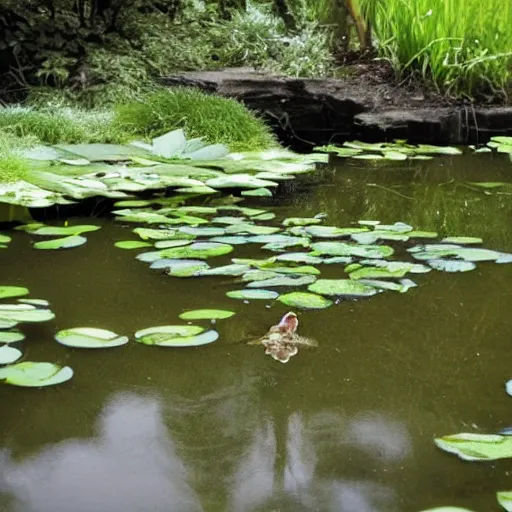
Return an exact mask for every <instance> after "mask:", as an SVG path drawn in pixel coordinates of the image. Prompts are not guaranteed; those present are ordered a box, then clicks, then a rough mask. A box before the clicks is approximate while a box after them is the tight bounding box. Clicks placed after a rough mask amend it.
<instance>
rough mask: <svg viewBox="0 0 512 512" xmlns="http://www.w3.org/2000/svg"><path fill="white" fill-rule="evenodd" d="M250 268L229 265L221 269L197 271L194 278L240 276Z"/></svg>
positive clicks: (247, 266)
mask: <svg viewBox="0 0 512 512" xmlns="http://www.w3.org/2000/svg"><path fill="white" fill-rule="evenodd" d="M250 268H251V267H249V265H240V264H236V263H233V264H231V265H224V266H222V267H215V268H208V269H204V270H198V271H197V272H196V273H195V274H194V276H198V277H204V276H241V275H243V274H244V273H245V272H247V271H248V270H249V269H250Z"/></svg>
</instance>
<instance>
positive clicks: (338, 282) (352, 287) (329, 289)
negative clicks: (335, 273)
mask: <svg viewBox="0 0 512 512" xmlns="http://www.w3.org/2000/svg"><path fill="white" fill-rule="evenodd" d="M308 290H309V291H310V292H313V293H319V294H320V295H335V296H350V297H370V296H372V295H375V294H376V293H377V290H376V289H375V288H373V287H372V286H368V285H365V284H362V283H359V282H357V281H354V280H351V279H318V280H317V281H316V282H315V283H313V284H310V285H309V286H308Z"/></svg>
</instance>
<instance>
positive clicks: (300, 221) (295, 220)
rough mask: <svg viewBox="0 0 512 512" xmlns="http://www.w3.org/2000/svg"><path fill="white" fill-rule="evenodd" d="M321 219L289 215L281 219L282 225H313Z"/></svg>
mask: <svg viewBox="0 0 512 512" xmlns="http://www.w3.org/2000/svg"><path fill="white" fill-rule="evenodd" d="M321 222H322V219H317V218H314V217H289V218H287V219H284V220H283V226H286V227H289V226H313V225H315V224H320V223H321Z"/></svg>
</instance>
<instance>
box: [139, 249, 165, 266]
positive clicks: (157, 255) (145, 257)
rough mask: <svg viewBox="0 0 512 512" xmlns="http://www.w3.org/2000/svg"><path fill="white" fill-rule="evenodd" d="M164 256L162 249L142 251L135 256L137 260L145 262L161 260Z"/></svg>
mask: <svg viewBox="0 0 512 512" xmlns="http://www.w3.org/2000/svg"><path fill="white" fill-rule="evenodd" d="M163 258H164V257H163V256H162V251H149V252H142V253H140V254H137V256H135V259H136V260H139V261H143V262H144V263H154V262H155V261H158V260H161V259H163Z"/></svg>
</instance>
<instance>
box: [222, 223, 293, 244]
mask: <svg viewBox="0 0 512 512" xmlns="http://www.w3.org/2000/svg"><path fill="white" fill-rule="evenodd" d="M278 231H280V229H279V228H275V227H272V226H257V225H256V224H232V225H230V226H228V227H227V228H226V233H227V234H230V235H234V234H239V233H246V234H248V235H271V234H273V233H277V232H278ZM280 236H285V235H280ZM261 243H266V242H261Z"/></svg>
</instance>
